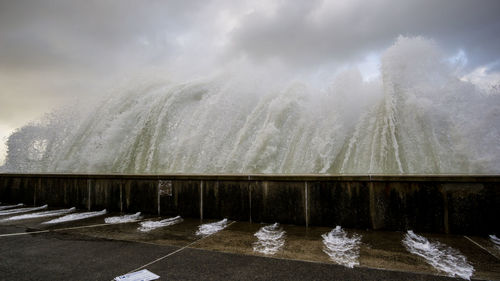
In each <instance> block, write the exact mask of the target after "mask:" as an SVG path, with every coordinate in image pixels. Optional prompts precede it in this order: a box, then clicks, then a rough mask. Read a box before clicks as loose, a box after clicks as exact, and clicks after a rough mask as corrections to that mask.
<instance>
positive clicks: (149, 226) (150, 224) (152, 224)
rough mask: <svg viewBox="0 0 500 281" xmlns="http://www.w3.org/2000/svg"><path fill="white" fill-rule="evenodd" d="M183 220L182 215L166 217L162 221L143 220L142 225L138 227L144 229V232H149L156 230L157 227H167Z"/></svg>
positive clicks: (140, 229)
mask: <svg viewBox="0 0 500 281" xmlns="http://www.w3.org/2000/svg"><path fill="white" fill-rule="evenodd" d="M182 221H183V219H182V218H181V217H180V216H177V217H173V218H168V219H164V220H161V221H144V222H141V226H140V227H138V228H137V229H138V230H139V231H142V232H149V231H151V230H154V229H157V228H160V227H166V226H171V225H174V224H178V223H180V222H182Z"/></svg>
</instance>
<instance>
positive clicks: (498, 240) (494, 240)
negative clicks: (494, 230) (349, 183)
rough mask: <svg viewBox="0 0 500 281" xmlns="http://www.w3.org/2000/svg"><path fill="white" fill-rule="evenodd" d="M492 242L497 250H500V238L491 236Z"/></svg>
mask: <svg viewBox="0 0 500 281" xmlns="http://www.w3.org/2000/svg"><path fill="white" fill-rule="evenodd" d="M490 241H491V242H492V243H493V244H494V245H495V248H497V250H500V238H498V237H497V236H496V235H490Z"/></svg>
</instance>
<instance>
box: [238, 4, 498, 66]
mask: <svg viewBox="0 0 500 281" xmlns="http://www.w3.org/2000/svg"><path fill="white" fill-rule="evenodd" d="M306 2H307V4H302V5H297V3H296V2H290V1H283V2H281V6H280V7H278V9H277V12H276V14H275V16H273V17H268V16H266V15H264V14H262V13H258V12H255V13H251V14H249V15H247V16H246V17H245V18H244V20H243V21H242V23H241V25H240V27H239V28H238V29H236V30H234V32H233V34H232V38H233V45H232V51H233V52H235V53H243V54H245V55H247V56H249V57H251V58H254V59H256V60H261V59H268V58H278V59H281V60H282V61H284V62H291V63H295V64H297V65H299V66H304V65H316V64H322V63H324V62H326V61H336V62H339V63H345V62H348V61H350V60H352V59H356V58H358V59H359V58H360V57H361V58H362V55H363V54H364V53H366V52H369V51H374V50H375V51H377V50H380V49H382V48H385V47H387V46H388V45H390V44H391V43H392V42H393V40H394V39H395V38H396V37H397V36H398V35H405V36H418V35H421V36H425V37H429V38H433V39H435V40H436V41H437V42H438V43H439V44H440V45H443V46H445V48H447V49H448V50H449V51H457V50H458V48H463V49H464V50H465V51H466V53H467V54H468V55H469V59H470V60H469V62H470V63H471V65H478V64H484V63H486V62H489V61H491V60H492V59H498V58H499V51H498V50H500V37H499V36H498V34H499V33H500V17H499V16H498V11H499V10H500V2H499V1H495V0H492V1H490V0H486V1H472V0H469V1H467V0H441V1H430V0H424V1H422V0H415V1H408V0H406V1H388V0H378V1H346V3H342V1H306ZM331 3H337V4H339V3H340V5H344V4H347V5H344V7H339V8H337V9H336V8H335V7H334V8H332V9H328V4H331ZM340 5H339V6H340ZM339 9H343V10H341V11H338V10H339ZM318 14H319V15H321V17H319V18H318V17H317V15H318ZM315 16H316V18H315Z"/></svg>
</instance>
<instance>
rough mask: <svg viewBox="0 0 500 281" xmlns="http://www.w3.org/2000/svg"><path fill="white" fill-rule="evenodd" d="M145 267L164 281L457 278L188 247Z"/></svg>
mask: <svg viewBox="0 0 500 281" xmlns="http://www.w3.org/2000/svg"><path fill="white" fill-rule="evenodd" d="M146 269H148V270H150V271H152V272H154V273H155V274H158V275H160V276H161V280H455V279H453V278H448V277H443V276H434V275H425V274H415V273H406V272H395V271H386V270H375V269H369V268H354V269H351V268H346V267H343V266H338V265H333V264H324V263H311V262H303V261H293V260H284V259H275V258H266V257H258V256H249V255H240V254H230V253H221V252H214V251H206V250H200V249H191V248H188V249H185V250H183V251H181V252H179V253H177V254H175V255H172V256H171V257H169V258H167V259H164V260H162V261H159V262H157V263H155V264H153V265H151V266H148V267H146Z"/></svg>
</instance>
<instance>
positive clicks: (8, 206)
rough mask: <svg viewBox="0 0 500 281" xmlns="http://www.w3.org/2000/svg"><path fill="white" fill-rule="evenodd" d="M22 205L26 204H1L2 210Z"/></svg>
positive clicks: (0, 208)
mask: <svg viewBox="0 0 500 281" xmlns="http://www.w3.org/2000/svg"><path fill="white" fill-rule="evenodd" d="M22 206H24V204H23V203H19V204H17V205H5V206H0V210H7V209H12V208H17V207H22Z"/></svg>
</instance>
